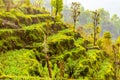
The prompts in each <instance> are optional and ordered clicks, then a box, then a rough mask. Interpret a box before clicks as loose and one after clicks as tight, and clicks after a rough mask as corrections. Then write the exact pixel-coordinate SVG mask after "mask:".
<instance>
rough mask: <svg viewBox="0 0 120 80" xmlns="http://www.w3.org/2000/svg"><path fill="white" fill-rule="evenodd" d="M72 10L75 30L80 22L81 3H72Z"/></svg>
mask: <svg viewBox="0 0 120 80" xmlns="http://www.w3.org/2000/svg"><path fill="white" fill-rule="evenodd" d="M71 9H72V18H73V21H74V28H75V27H76V22H77V21H78V17H79V15H80V3H79V2H72V5H71Z"/></svg>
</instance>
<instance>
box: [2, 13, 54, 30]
mask: <svg viewBox="0 0 120 80" xmlns="http://www.w3.org/2000/svg"><path fill="white" fill-rule="evenodd" d="M46 21H54V18H53V17H51V16H50V14H36V15H32V14H24V13H21V12H1V13H0V24H1V26H0V28H20V27H22V25H26V26H28V25H32V24H37V23H41V22H46Z"/></svg>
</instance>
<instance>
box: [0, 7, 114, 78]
mask: <svg viewBox="0 0 120 80" xmlns="http://www.w3.org/2000/svg"><path fill="white" fill-rule="evenodd" d="M22 10H23V11H24V12H21V11H20V12H16V11H14V10H13V11H11V12H4V15H3V13H0V28H1V29H0V51H1V52H0V78H5V79H7V78H12V79H15V80H20V79H25V80H37V79H38V80H39V79H40V77H41V78H46V79H47V77H49V74H48V70H47V65H46V63H45V54H44V53H43V52H42V49H43V46H42V43H43V38H44V33H47V34H48V36H47V37H48V41H47V42H48V46H49V56H50V66H51V68H52V77H53V78H57V79H59V78H61V77H64V78H66V79H67V78H76V79H78V78H79V79H80V80H93V79H94V80H100V79H101V80H105V78H109V80H111V76H112V75H113V72H112V70H113V68H112V64H111V63H110V62H109V58H105V55H104V53H103V52H102V51H101V50H97V49H92V50H88V51H86V48H85V47H86V44H85V40H84V39H83V38H81V37H80V35H79V34H78V33H75V32H73V31H72V30H70V29H68V28H67V27H66V25H65V24H63V23H62V22H57V23H56V24H54V23H53V22H52V21H53V20H54V18H52V17H51V16H50V15H49V14H48V13H47V12H42V11H40V10H36V9H33V8H30V10H31V12H30V11H29V12H28V11H27V9H26V8H22ZM35 12H36V13H35ZM41 12H42V13H41ZM6 20H7V23H6V22H4V21H6ZM3 23H4V25H3ZM43 31H44V32H43ZM6 75H7V76H6ZM61 75H62V76H61Z"/></svg>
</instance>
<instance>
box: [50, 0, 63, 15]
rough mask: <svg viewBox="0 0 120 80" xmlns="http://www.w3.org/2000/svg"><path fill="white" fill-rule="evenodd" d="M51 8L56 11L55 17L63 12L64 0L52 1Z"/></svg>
mask: <svg viewBox="0 0 120 80" xmlns="http://www.w3.org/2000/svg"><path fill="white" fill-rule="evenodd" d="M51 6H52V7H53V10H54V11H55V16H57V15H58V13H60V12H61V11H62V10H63V0H51Z"/></svg>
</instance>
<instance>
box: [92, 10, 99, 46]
mask: <svg viewBox="0 0 120 80" xmlns="http://www.w3.org/2000/svg"><path fill="white" fill-rule="evenodd" d="M93 24H94V33H93V37H94V42H93V45H94V46H95V43H96V34H97V32H96V29H97V26H98V24H99V13H98V12H97V10H96V11H94V12H93Z"/></svg>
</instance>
